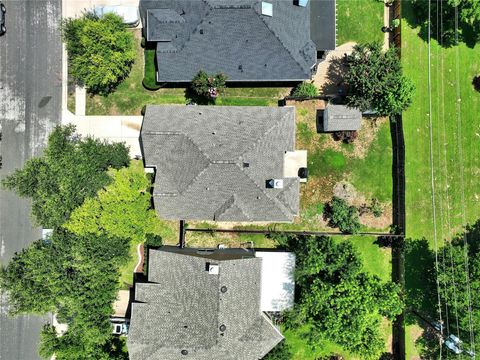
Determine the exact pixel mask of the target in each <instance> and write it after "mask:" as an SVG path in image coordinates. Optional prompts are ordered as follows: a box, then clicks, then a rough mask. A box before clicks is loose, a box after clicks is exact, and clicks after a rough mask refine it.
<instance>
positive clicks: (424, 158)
mask: <svg viewBox="0 0 480 360" xmlns="http://www.w3.org/2000/svg"><path fill="white" fill-rule="evenodd" d="M402 6H403V8H402V11H403V17H404V18H406V19H409V18H413V17H414V16H415V14H414V13H413V11H412V9H411V7H410V6H409V4H408V3H407V2H404V3H402ZM418 31H419V29H418V28H412V27H411V26H410V25H409V22H408V21H403V24H402V63H403V66H404V71H405V74H406V75H407V76H408V77H410V78H411V79H412V80H413V81H414V83H415V85H416V88H417V91H416V98H415V100H414V103H413V105H412V106H411V108H410V109H409V110H408V111H407V112H405V113H404V116H403V124H404V131H405V141H406V181H407V193H406V208H407V228H406V232H407V236H408V237H410V238H412V239H421V238H426V239H427V240H428V242H429V244H430V247H431V248H432V249H433V248H434V226H433V222H434V216H433V206H432V184H431V172H430V169H431V168H430V143H429V139H430V128H429V114H430V115H431V121H432V134H433V137H432V140H433V141H432V145H433V153H432V157H433V169H434V181H433V183H434V188H435V212H436V216H435V220H436V226H437V232H436V233H437V239H438V242H439V245H440V244H441V243H443V241H444V240H449V239H451V238H452V236H453V235H455V234H456V233H458V232H459V231H460V230H461V229H462V225H464V224H465V222H466V223H470V224H471V223H473V222H475V221H476V220H477V219H479V218H480V203H479V202H480V187H479V185H478V176H479V174H480V157H479V149H480V121H479V117H478V114H479V112H480V93H478V92H475V91H474V90H473V86H472V78H473V76H474V75H475V74H479V73H480V64H479V62H478V59H479V58H480V46H479V45H478V44H477V45H476V46H475V48H473V49H472V48H468V47H467V46H466V45H465V44H464V43H460V44H459V45H458V46H455V47H452V48H448V49H447V48H442V47H441V46H440V45H439V44H438V43H437V42H436V41H434V40H432V43H431V99H432V104H431V113H430V105H429V96H428V94H429V92H428V73H427V69H428V44H427V43H426V42H425V41H423V40H422V39H421V38H420V37H419V36H418ZM433 31H436V30H435V29H433ZM406 266H416V264H415V263H414V262H412V263H410V264H409V263H407V264H406ZM414 280H415V279H410V280H409V279H408V278H407V279H406V281H407V288H408V287H409V284H410V286H413V283H414V282H415V281H414ZM420 333H421V331H420V329H419V328H418V327H417V326H409V327H408V328H407V334H408V335H409V336H408V338H407V340H408V342H407V350H408V354H407V358H413V357H415V356H417V355H418V354H417V351H416V349H415V346H414V343H413V342H414V339H415V338H417V337H418V336H419V334H420Z"/></svg>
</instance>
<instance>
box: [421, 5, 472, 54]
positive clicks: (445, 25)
mask: <svg viewBox="0 0 480 360" xmlns="http://www.w3.org/2000/svg"><path fill="white" fill-rule="evenodd" d="M412 3H413V7H414V10H415V17H414V20H415V21H412V22H413V25H420V26H422V31H421V36H422V37H423V38H425V37H426V35H425V34H426V33H427V29H428V28H427V27H428V26H429V24H430V26H431V28H432V29H433V30H432V31H431V36H432V38H434V39H436V40H437V41H438V42H439V43H440V44H441V45H443V46H445V47H450V46H454V45H456V44H457V40H458V41H466V42H467V43H468V45H469V46H472V47H473V46H474V45H475V43H476V42H478V41H479V40H480V2H479V1H476V0H446V1H437V0H430V1H428V0H412ZM429 3H430V22H429V21H428V20H429V19H428V7H429ZM456 19H458V21H456Z"/></svg>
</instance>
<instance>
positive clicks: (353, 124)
mask: <svg viewBox="0 0 480 360" xmlns="http://www.w3.org/2000/svg"><path fill="white" fill-rule="evenodd" d="M361 125H362V113H361V111H360V110H359V109H357V108H351V107H348V106H345V105H334V104H328V105H327V106H326V108H325V110H324V112H323V130H324V131H353V130H358V129H360V127H361Z"/></svg>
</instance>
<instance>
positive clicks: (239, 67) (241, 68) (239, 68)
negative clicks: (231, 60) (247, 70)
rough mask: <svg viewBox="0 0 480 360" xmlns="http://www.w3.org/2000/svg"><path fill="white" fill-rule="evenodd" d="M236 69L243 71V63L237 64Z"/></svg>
mask: <svg viewBox="0 0 480 360" xmlns="http://www.w3.org/2000/svg"><path fill="white" fill-rule="evenodd" d="M238 70H240V72H243V65H242V64H240V65H238Z"/></svg>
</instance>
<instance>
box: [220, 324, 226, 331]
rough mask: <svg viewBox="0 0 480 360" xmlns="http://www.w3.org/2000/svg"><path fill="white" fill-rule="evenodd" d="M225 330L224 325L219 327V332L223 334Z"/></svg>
mask: <svg viewBox="0 0 480 360" xmlns="http://www.w3.org/2000/svg"><path fill="white" fill-rule="evenodd" d="M225 330H227V327H226V326H225V325H223V324H222V325H220V331H221V332H224V331H225Z"/></svg>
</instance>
